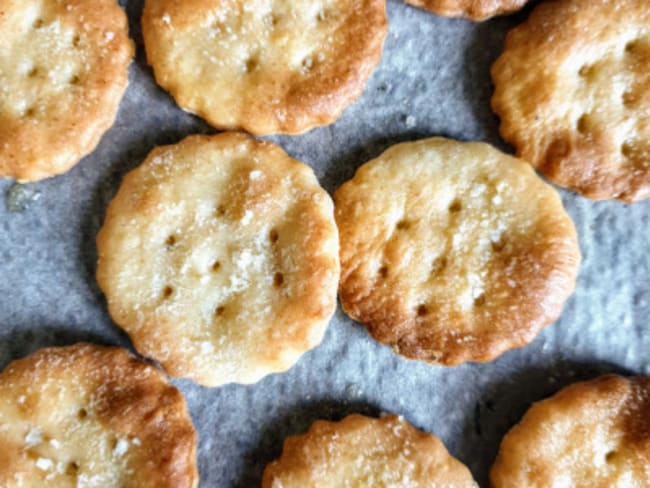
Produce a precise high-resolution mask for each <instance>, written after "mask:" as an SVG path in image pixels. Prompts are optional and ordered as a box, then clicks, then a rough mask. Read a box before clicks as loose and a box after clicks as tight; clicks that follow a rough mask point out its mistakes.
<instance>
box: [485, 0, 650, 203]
mask: <svg viewBox="0 0 650 488" xmlns="http://www.w3.org/2000/svg"><path fill="white" fill-rule="evenodd" d="M492 77H493V79H494V84H495V92H494V97H493V99H492V106H493V108H494V110H495V112H496V113H497V114H498V115H499V117H501V129H500V130H501V135H502V136H503V138H504V139H506V140H507V141H508V142H510V143H512V144H513V145H514V146H515V148H516V149H517V153H518V155H519V156H520V157H522V158H523V159H525V160H526V161H528V162H530V163H531V164H533V165H534V166H535V167H537V168H539V169H540V170H541V171H542V172H543V173H544V174H545V175H546V176H548V177H549V178H550V179H551V180H553V181H554V182H556V183H557V184H559V185H562V186H565V187H567V188H571V189H573V190H576V191H578V192H579V193H581V194H582V195H584V196H587V197H589V198H593V199H598V200H600V199H610V198H617V199H621V200H624V201H626V202H635V201H638V200H641V199H645V198H648V197H650V142H648V141H650V9H649V8H648V2H647V1H645V0H564V1H554V2H543V3H542V4H540V5H539V6H538V7H536V8H535V10H534V11H533V13H532V14H531V16H530V18H529V19H528V20H527V21H526V22H524V23H523V24H522V25H520V26H518V27H516V28H515V29H513V30H512V31H511V32H510V33H509V34H508V36H507V39H506V43H505V48H504V52H503V54H502V55H501V57H500V58H499V59H498V60H497V61H496V63H495V64H494V66H493V68H492Z"/></svg>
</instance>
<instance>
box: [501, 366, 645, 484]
mask: <svg viewBox="0 0 650 488" xmlns="http://www.w3.org/2000/svg"><path fill="white" fill-rule="evenodd" d="M490 478H491V481H492V486H494V488H506V487H513V488H514V487H520V486H529V487H531V488H535V487H547V486H572V487H575V488H594V487H598V488H600V487H602V488H605V487H607V488H615V487H616V488H641V487H645V486H650V378H648V377H633V378H624V377H621V376H615V375H608V376H603V377H600V378H597V379H595V380H592V381H587V382H582V383H576V384H573V385H570V386H568V387H566V388H564V389H563V390H561V391H560V392H559V393H557V394H556V395H555V396H553V397H551V398H549V399H547V400H543V401H541V402H539V403H536V404H535V405H533V406H532V407H531V408H530V410H528V412H527V413H526V415H524V417H523V419H522V420H521V422H519V424H517V425H516V426H515V427H513V428H512V430H510V432H508V434H507V435H506V437H505V438H504V440H503V442H502V443H501V448H500V451H499V455H498V457H497V460H496V462H495V464H494V466H493V468H492V472H491V473H490Z"/></svg>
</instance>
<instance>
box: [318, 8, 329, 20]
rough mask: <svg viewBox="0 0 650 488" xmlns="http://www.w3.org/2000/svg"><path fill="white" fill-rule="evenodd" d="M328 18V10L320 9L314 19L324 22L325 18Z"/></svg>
mask: <svg viewBox="0 0 650 488" xmlns="http://www.w3.org/2000/svg"><path fill="white" fill-rule="evenodd" d="M329 18H330V12H328V11H327V10H326V9H322V10H320V11H319V12H318V14H316V20H317V21H318V22H325V21H326V20H327V19H329Z"/></svg>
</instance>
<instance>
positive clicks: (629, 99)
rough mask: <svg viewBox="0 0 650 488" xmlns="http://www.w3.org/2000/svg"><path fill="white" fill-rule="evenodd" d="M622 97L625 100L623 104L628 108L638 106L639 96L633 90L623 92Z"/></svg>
mask: <svg viewBox="0 0 650 488" xmlns="http://www.w3.org/2000/svg"><path fill="white" fill-rule="evenodd" d="M621 99H622V100H623V105H624V106H625V107H627V108H634V107H636V105H637V103H638V101H639V97H638V96H637V95H636V94H635V93H633V92H631V91H626V92H625V93H623V96H622V97H621Z"/></svg>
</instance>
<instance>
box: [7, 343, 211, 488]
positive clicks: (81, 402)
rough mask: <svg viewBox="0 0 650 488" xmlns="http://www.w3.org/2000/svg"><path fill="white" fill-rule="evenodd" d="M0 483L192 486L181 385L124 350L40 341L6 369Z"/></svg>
mask: <svg viewBox="0 0 650 488" xmlns="http://www.w3.org/2000/svg"><path fill="white" fill-rule="evenodd" d="M0 445H1V446H2V449H0V486H2V487H4V488H32V487H33V488H38V487H43V486H47V487H48V488H75V487H84V488H122V487H127V486H133V487H135V486H137V487H141V488H147V487H151V488H194V487H196V486H197V485H198V473H197V467H196V433H195V431H194V427H193V426H192V420H191V419H190V416H189V413H188V411H187V407H186V405H185V400H184V399H183V397H182V395H181V394H180V392H179V391H178V390H177V389H176V388H175V387H174V386H172V385H171V384H169V382H168V381H167V379H166V378H165V377H164V376H163V375H162V374H161V373H160V372H159V371H158V370H156V369H155V368H153V367H152V366H150V365H148V364H147V363H145V362H143V361H141V360H139V359H136V358H134V357H133V356H131V355H130V354H129V353H128V352H127V351H126V350H124V349H120V348H107V347H100V346H95V345H91V344H77V345H74V346H68V347H58V348H48V349H41V350H39V351H37V352H36V353H34V354H32V355H31V356H28V357H27V358H24V359H20V360H17V361H14V362H12V363H11V364H9V366H7V368H6V369H5V370H4V371H3V372H2V373H0Z"/></svg>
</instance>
